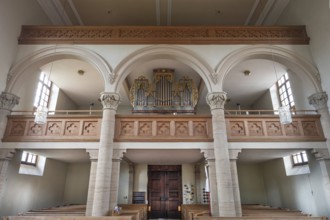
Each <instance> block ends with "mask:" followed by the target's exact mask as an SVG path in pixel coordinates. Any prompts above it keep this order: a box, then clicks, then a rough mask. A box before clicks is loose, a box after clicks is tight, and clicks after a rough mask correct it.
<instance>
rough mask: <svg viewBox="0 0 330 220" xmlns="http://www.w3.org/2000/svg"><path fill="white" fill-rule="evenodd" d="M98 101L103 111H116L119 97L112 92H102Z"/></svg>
mask: <svg viewBox="0 0 330 220" xmlns="http://www.w3.org/2000/svg"><path fill="white" fill-rule="evenodd" d="M100 101H101V103H102V105H103V109H113V110H117V107H118V105H119V103H120V96H119V94H118V93H114V92H102V93H101V97H100Z"/></svg>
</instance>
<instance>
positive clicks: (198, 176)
mask: <svg viewBox="0 0 330 220" xmlns="http://www.w3.org/2000/svg"><path fill="white" fill-rule="evenodd" d="M200 168H201V163H197V164H195V195H196V203H197V204H202V201H201V198H202V187H201V169H200Z"/></svg>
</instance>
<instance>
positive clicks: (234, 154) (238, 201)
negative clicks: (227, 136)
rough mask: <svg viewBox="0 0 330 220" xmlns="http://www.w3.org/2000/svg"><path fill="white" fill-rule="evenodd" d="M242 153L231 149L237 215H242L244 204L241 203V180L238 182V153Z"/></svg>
mask: <svg viewBox="0 0 330 220" xmlns="http://www.w3.org/2000/svg"><path fill="white" fill-rule="evenodd" d="M239 153H241V150H237V149H236V150H229V157H230V168H231V178H232V181H233V190H234V191H233V193H234V200H235V210H236V216H242V204H241V194H240V191H239V182H238V174H237V165H236V162H237V157H238V154H239Z"/></svg>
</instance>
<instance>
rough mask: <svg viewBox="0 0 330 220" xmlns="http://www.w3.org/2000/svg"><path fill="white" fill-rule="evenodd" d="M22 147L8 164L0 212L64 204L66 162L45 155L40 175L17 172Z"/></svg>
mask: <svg viewBox="0 0 330 220" xmlns="http://www.w3.org/2000/svg"><path fill="white" fill-rule="evenodd" d="M20 159H21V151H20V152H17V153H16V154H15V156H14V158H13V159H12V161H11V162H10V164H9V167H8V174H7V175H8V176H7V183H6V186H5V190H4V194H3V198H2V201H5V202H2V203H1V207H0V216H7V215H17V214H18V213H22V212H26V211H28V210H30V209H40V208H47V207H51V206H57V205H61V204H63V193H64V189H65V179H66V173H67V164H66V163H62V162H59V161H57V160H52V159H47V160H46V166H45V170H44V175H43V176H32V175H24V174H18V170H19V166H20Z"/></svg>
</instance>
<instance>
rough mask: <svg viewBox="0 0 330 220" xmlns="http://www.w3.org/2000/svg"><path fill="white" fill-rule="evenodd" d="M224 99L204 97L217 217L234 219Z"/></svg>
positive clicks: (222, 94)
mask: <svg viewBox="0 0 330 220" xmlns="http://www.w3.org/2000/svg"><path fill="white" fill-rule="evenodd" d="M226 99H227V95H226V93H225V92H213V93H209V94H208V95H207V97H206V101H207V103H208V104H209V105H210V108H211V113H212V126H213V138H214V143H213V144H214V156H215V166H216V178H217V186H218V202H219V216H221V217H234V216H236V209H235V201H234V194H233V182H232V175H231V165H230V160H229V152H228V140H227V130H226V122H225V113H224V105H225V102H226Z"/></svg>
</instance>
